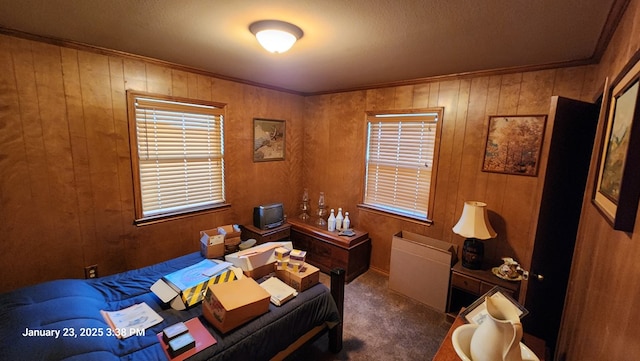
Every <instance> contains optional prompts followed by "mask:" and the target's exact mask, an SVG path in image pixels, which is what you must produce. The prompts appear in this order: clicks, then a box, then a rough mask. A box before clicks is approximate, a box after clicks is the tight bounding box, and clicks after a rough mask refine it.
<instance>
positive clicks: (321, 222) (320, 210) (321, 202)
mask: <svg viewBox="0 0 640 361" xmlns="http://www.w3.org/2000/svg"><path fill="white" fill-rule="evenodd" d="M324 207H325V204H324V192H320V198H318V222H317V224H318V225H319V226H326V225H327V221H325V220H324V217H325V216H326V215H327V210H326V209H325V208H324Z"/></svg>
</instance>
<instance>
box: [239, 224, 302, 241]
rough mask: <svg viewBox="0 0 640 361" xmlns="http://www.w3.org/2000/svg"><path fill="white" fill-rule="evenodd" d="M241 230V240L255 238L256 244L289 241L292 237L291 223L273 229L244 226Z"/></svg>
mask: <svg viewBox="0 0 640 361" xmlns="http://www.w3.org/2000/svg"><path fill="white" fill-rule="evenodd" d="M240 228H241V230H242V233H241V234H240V238H241V239H242V240H243V241H246V240H248V239H250V238H253V239H255V240H256V244H262V243H265V242H275V241H280V240H283V239H289V236H290V235H291V225H290V224H289V223H284V224H282V225H281V226H278V227H275V228H271V229H260V228H257V227H255V226H253V225H242V226H240Z"/></svg>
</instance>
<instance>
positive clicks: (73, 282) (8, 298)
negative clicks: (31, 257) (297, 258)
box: [0, 253, 340, 361]
mask: <svg viewBox="0 0 640 361" xmlns="http://www.w3.org/2000/svg"><path fill="white" fill-rule="evenodd" d="M202 259H203V258H202V256H200V254H199V253H192V254H188V255H186V256H182V257H179V258H176V259H173V260H170V261H167V262H163V263H159V264H157V265H153V266H149V267H145V268H141V269H137V270H132V271H128V272H124V273H120V274H116V275H112V276H107V277H102V278H98V279H91V280H80V279H65V280H56V281H51V282H46V283H42V284H39V285H35V286H31V287H26V288H22V289H18V290H16V291H12V292H8V293H5V294H2V295H0V322H1V324H0V359H2V360H92V361H93V360H165V359H166V356H165V355H164V352H163V350H162V348H161V346H160V343H159V342H158V339H157V336H156V334H157V333H159V332H161V331H162V329H163V328H165V327H167V326H169V325H172V324H174V323H176V322H180V321H186V320H188V319H190V318H193V317H200V320H201V321H202V323H203V324H204V325H205V327H207V329H208V330H209V331H210V332H211V334H212V335H213V336H214V337H215V339H216V340H217V341H218V342H217V344H215V345H213V346H211V347H209V348H207V349H205V350H204V351H202V352H200V353H198V354H196V355H195V356H194V357H193V358H192V359H193V360H267V359H269V358H271V357H272V356H274V355H275V354H277V353H278V352H279V351H281V350H283V349H285V348H286V347H287V346H288V345H289V344H291V343H292V342H293V341H295V340H296V339H297V338H298V337H300V336H301V335H302V334H304V333H305V332H307V331H308V330H310V329H312V328H313V327H315V326H318V325H321V324H323V323H325V322H329V323H335V322H338V321H339V320H340V316H339V314H338V310H337V308H336V305H335V302H334V300H333V298H332V297H331V294H330V292H329V290H328V289H327V287H325V286H324V285H322V284H318V285H316V286H314V287H312V288H310V289H308V290H306V291H305V292H302V293H300V294H299V295H298V296H297V297H296V298H294V299H292V300H291V301H289V302H287V303H286V304H285V305H283V306H282V307H276V306H274V305H272V304H271V305H270V306H269V312H267V313H266V314H264V315H262V316H260V317H258V318H256V319H254V320H253V321H251V322H249V323H247V324H246V325H244V326H242V327H240V328H238V329H236V330H233V331H230V332H228V333H227V334H221V333H220V332H218V331H217V330H216V329H214V328H213V327H212V326H210V325H209V324H208V323H207V321H206V320H205V319H204V317H202V306H201V305H196V306H194V307H192V308H190V309H187V310H184V311H176V310H174V309H171V308H170V307H169V306H168V305H165V304H163V303H162V301H160V299H159V298H158V297H157V296H155V295H154V294H153V293H152V292H151V291H150V290H149V287H151V285H152V284H153V283H154V282H155V281H157V280H158V279H159V278H160V277H162V276H163V275H166V274H168V273H171V272H173V271H176V270H178V269H181V268H184V267H186V266H190V265H192V264H195V263H197V262H199V261H201V260H202ZM140 302H146V303H147V304H148V305H149V306H151V308H153V309H154V310H155V311H156V312H158V313H159V314H160V315H161V316H162V317H163V318H164V321H163V322H162V323H160V324H158V325H156V326H154V327H151V328H149V329H147V330H146V334H145V335H144V336H131V337H128V338H126V339H123V340H120V339H118V338H116V337H115V336H106V335H103V336H97V335H96V332H89V333H87V332H84V334H83V331H87V330H90V331H91V330H92V329H97V330H103V333H104V332H106V330H107V328H108V325H107V324H106V322H105V321H104V319H103V318H102V316H101V314H100V310H107V311H113V310H119V309H122V308H125V307H128V306H131V305H133V304H136V303H140ZM28 330H36V331H35V332H38V333H42V332H45V333H49V335H45V336H25V334H27V333H28ZM46 330H48V331H46Z"/></svg>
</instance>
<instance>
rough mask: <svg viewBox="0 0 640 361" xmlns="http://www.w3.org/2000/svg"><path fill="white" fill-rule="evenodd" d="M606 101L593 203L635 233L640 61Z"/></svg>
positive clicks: (620, 227)
mask: <svg viewBox="0 0 640 361" xmlns="http://www.w3.org/2000/svg"><path fill="white" fill-rule="evenodd" d="M627 69H629V67H627ZM603 99H605V103H604V104H603V105H602V106H603V107H608V108H605V109H608V111H607V112H602V113H604V116H605V117H606V123H605V128H604V131H603V132H602V134H603V138H602V141H601V145H600V152H599V166H598V173H597V177H596V185H595V188H594V194H593V203H594V204H595V206H596V207H597V208H598V210H599V211H600V213H601V214H602V215H603V216H604V217H605V219H607V221H608V222H609V223H610V224H611V225H612V226H613V228H614V229H616V230H620V231H625V232H633V228H634V225H635V219H636V213H637V211H638V200H639V199H640V182H639V181H638V179H640V105H639V104H638V103H640V61H637V62H636V63H635V65H633V66H632V67H630V70H629V71H628V72H626V73H625V75H623V76H622V78H621V79H620V81H618V82H617V83H615V84H614V85H613V89H611V90H610V92H608V93H607V89H605V96H603ZM606 101H608V102H609V103H608V104H606Z"/></svg>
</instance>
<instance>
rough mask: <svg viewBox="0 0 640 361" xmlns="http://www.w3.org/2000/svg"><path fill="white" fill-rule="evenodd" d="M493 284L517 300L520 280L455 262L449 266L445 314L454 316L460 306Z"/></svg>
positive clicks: (473, 299)
mask: <svg viewBox="0 0 640 361" xmlns="http://www.w3.org/2000/svg"><path fill="white" fill-rule="evenodd" d="M494 286H499V287H500V288H502V290H503V293H504V294H506V295H507V296H510V297H511V298H513V299H514V300H516V301H517V300H518V295H519V292H520V281H518V282H512V281H506V280H503V279H500V278H498V277H496V275H494V274H493V273H492V272H491V270H490V269H482V270H472V269H468V268H465V267H463V266H462V262H458V263H456V264H455V265H454V266H453V267H452V268H451V282H450V284H449V302H448V305H447V316H448V317H449V318H450V319H453V318H455V317H456V315H457V314H458V312H460V309H461V308H462V307H467V306H469V305H470V304H472V303H473V302H474V301H475V300H476V299H478V297H480V296H482V295H484V294H485V293H486V292H487V291H489V290H491V289H492V288H493V287H494Z"/></svg>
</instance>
